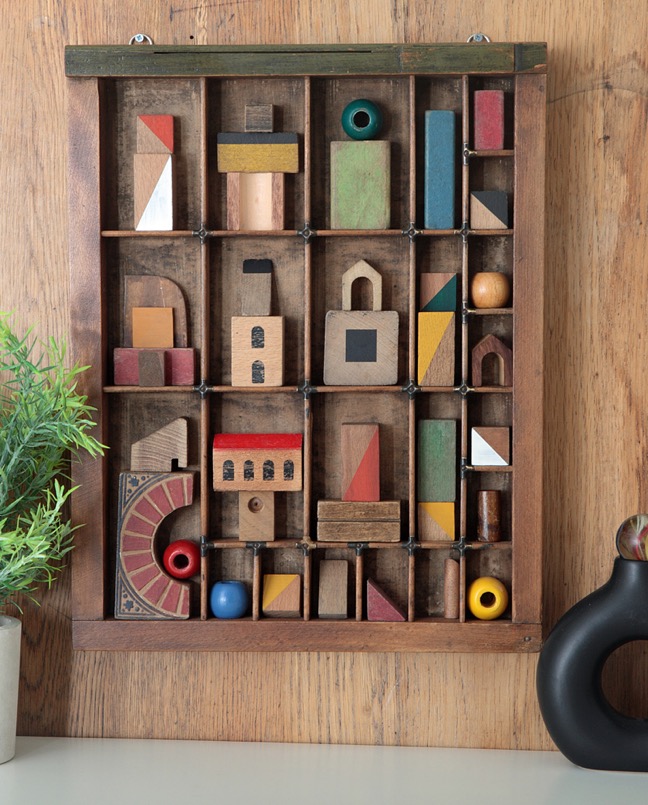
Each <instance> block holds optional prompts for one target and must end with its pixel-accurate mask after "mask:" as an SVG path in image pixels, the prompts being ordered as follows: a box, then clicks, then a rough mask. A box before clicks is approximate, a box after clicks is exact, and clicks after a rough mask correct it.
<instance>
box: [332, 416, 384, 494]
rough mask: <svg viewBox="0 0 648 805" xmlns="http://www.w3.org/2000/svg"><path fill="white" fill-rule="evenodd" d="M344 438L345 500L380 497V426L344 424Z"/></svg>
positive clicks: (342, 429)
mask: <svg viewBox="0 0 648 805" xmlns="http://www.w3.org/2000/svg"><path fill="white" fill-rule="evenodd" d="M341 436H342V438H341V441H342V449H341V453H342V500H346V501H350V500H354V501H377V500H380V427H379V426H378V425H375V424H371V423H370V424H344V425H342V427H341Z"/></svg>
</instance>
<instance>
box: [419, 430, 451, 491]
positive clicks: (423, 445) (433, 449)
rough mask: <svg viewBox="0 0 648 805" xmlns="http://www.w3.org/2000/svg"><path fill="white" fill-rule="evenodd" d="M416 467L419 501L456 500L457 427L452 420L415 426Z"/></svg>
mask: <svg viewBox="0 0 648 805" xmlns="http://www.w3.org/2000/svg"><path fill="white" fill-rule="evenodd" d="M417 467H418V471H417V498H418V500H419V501H421V502H425V503H431V502H450V501H454V500H456V499H457V423H456V421H455V420H454V419H422V420H421V421H420V422H419V430H418V450H417Z"/></svg>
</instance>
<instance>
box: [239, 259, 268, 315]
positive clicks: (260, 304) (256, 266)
mask: <svg viewBox="0 0 648 805" xmlns="http://www.w3.org/2000/svg"><path fill="white" fill-rule="evenodd" d="M239 292H240V297H239V300H240V311H241V316H269V315H270V312H271V309H272V307H271V303H272V260H265V259H264V260H244V261H243V273H242V274H241V278H240V286H239Z"/></svg>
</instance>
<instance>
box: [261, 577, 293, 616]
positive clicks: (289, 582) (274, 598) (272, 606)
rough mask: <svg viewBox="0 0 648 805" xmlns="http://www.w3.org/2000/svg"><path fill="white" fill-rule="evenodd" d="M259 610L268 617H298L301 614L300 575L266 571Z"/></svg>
mask: <svg viewBox="0 0 648 805" xmlns="http://www.w3.org/2000/svg"><path fill="white" fill-rule="evenodd" d="M261 611H262V612H263V614H264V615H265V616H266V617H268V618H298V617H299V616H300V615H301V576H300V575H298V574H288V573H266V574H265V575H264V577H263V601H262V604H261Z"/></svg>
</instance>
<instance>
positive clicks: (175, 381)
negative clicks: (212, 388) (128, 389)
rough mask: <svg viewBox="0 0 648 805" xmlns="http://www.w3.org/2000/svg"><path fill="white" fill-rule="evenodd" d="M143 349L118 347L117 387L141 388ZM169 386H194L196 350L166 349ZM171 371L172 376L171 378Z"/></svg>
mask: <svg viewBox="0 0 648 805" xmlns="http://www.w3.org/2000/svg"><path fill="white" fill-rule="evenodd" d="M143 351H148V350H141V349H134V348H132V347H117V348H116V349H115V350H114V352H113V374H114V383H115V385H116V386H139V385H140V377H139V360H140V354H141V353H142V352H143ZM164 357H165V361H166V363H167V365H168V366H170V370H167V380H168V382H167V384H166V385H169V386H193V385H194V383H195V380H196V350H195V349H193V348H187V349H165V350H164ZM169 371H170V376H169Z"/></svg>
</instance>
